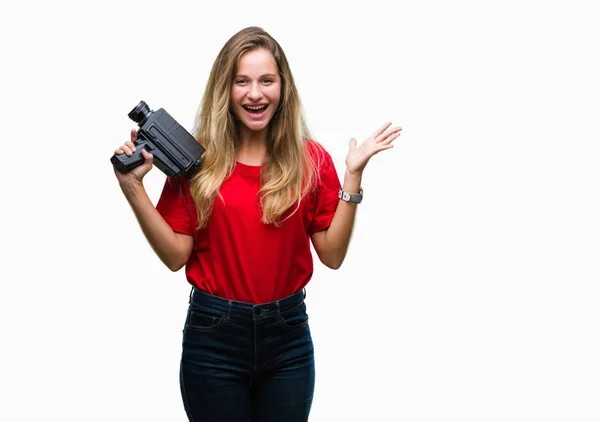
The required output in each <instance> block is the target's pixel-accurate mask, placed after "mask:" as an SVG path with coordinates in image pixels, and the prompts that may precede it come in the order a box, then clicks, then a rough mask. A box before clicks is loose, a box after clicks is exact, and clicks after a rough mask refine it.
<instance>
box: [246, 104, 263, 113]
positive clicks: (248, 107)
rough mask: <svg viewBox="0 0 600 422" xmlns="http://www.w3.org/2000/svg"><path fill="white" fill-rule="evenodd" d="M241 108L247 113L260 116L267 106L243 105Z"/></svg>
mask: <svg viewBox="0 0 600 422" xmlns="http://www.w3.org/2000/svg"><path fill="white" fill-rule="evenodd" d="M242 107H244V110H246V111H247V112H248V113H253V114H260V113H262V112H263V111H265V110H266V109H267V107H268V105H267V104H258V105H243V106H242Z"/></svg>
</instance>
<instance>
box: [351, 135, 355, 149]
mask: <svg viewBox="0 0 600 422" xmlns="http://www.w3.org/2000/svg"><path fill="white" fill-rule="evenodd" d="M353 149H356V139H354V138H352V139H350V150H353Z"/></svg>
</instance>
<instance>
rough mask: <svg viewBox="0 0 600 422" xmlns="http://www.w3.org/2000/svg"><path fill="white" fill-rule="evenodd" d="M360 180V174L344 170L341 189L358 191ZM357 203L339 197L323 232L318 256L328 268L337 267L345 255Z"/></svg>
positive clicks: (351, 191) (352, 191)
mask: <svg viewBox="0 0 600 422" xmlns="http://www.w3.org/2000/svg"><path fill="white" fill-rule="evenodd" d="M361 180H362V174H358V175H355V174H352V173H350V172H349V171H348V170H346V173H345V175H344V183H343V185H342V189H343V190H344V191H346V192H350V193H358V191H359V189H360V186H361ZM357 205H358V204H356V203H354V202H346V201H342V200H341V199H340V200H339V202H338V206H337V209H336V211H335V215H334V217H333V220H332V221H331V225H330V226H329V228H328V229H327V231H326V232H325V241H324V247H323V250H322V253H321V256H320V258H321V261H323V262H324V263H325V264H326V265H327V266H328V267H330V268H334V269H335V268H339V267H340V266H341V265H342V262H343V261H344V258H345V257H346V253H347V252H348V246H349V245H350V238H351V237H352V230H353V228H354V220H355V218H356V207H357Z"/></svg>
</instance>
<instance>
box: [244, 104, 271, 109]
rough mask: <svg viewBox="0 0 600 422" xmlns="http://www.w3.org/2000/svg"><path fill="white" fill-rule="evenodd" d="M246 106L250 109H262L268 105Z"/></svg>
mask: <svg viewBox="0 0 600 422" xmlns="http://www.w3.org/2000/svg"><path fill="white" fill-rule="evenodd" d="M244 107H246V108H247V109H248V110H262V109H263V108H265V107H266V105H261V106H257V107H252V106H244Z"/></svg>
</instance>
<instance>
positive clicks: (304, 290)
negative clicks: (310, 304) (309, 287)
mask: <svg viewBox="0 0 600 422" xmlns="http://www.w3.org/2000/svg"><path fill="white" fill-rule="evenodd" d="M302 291H303V292H304V299H306V287H305V288H304V289H302Z"/></svg>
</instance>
